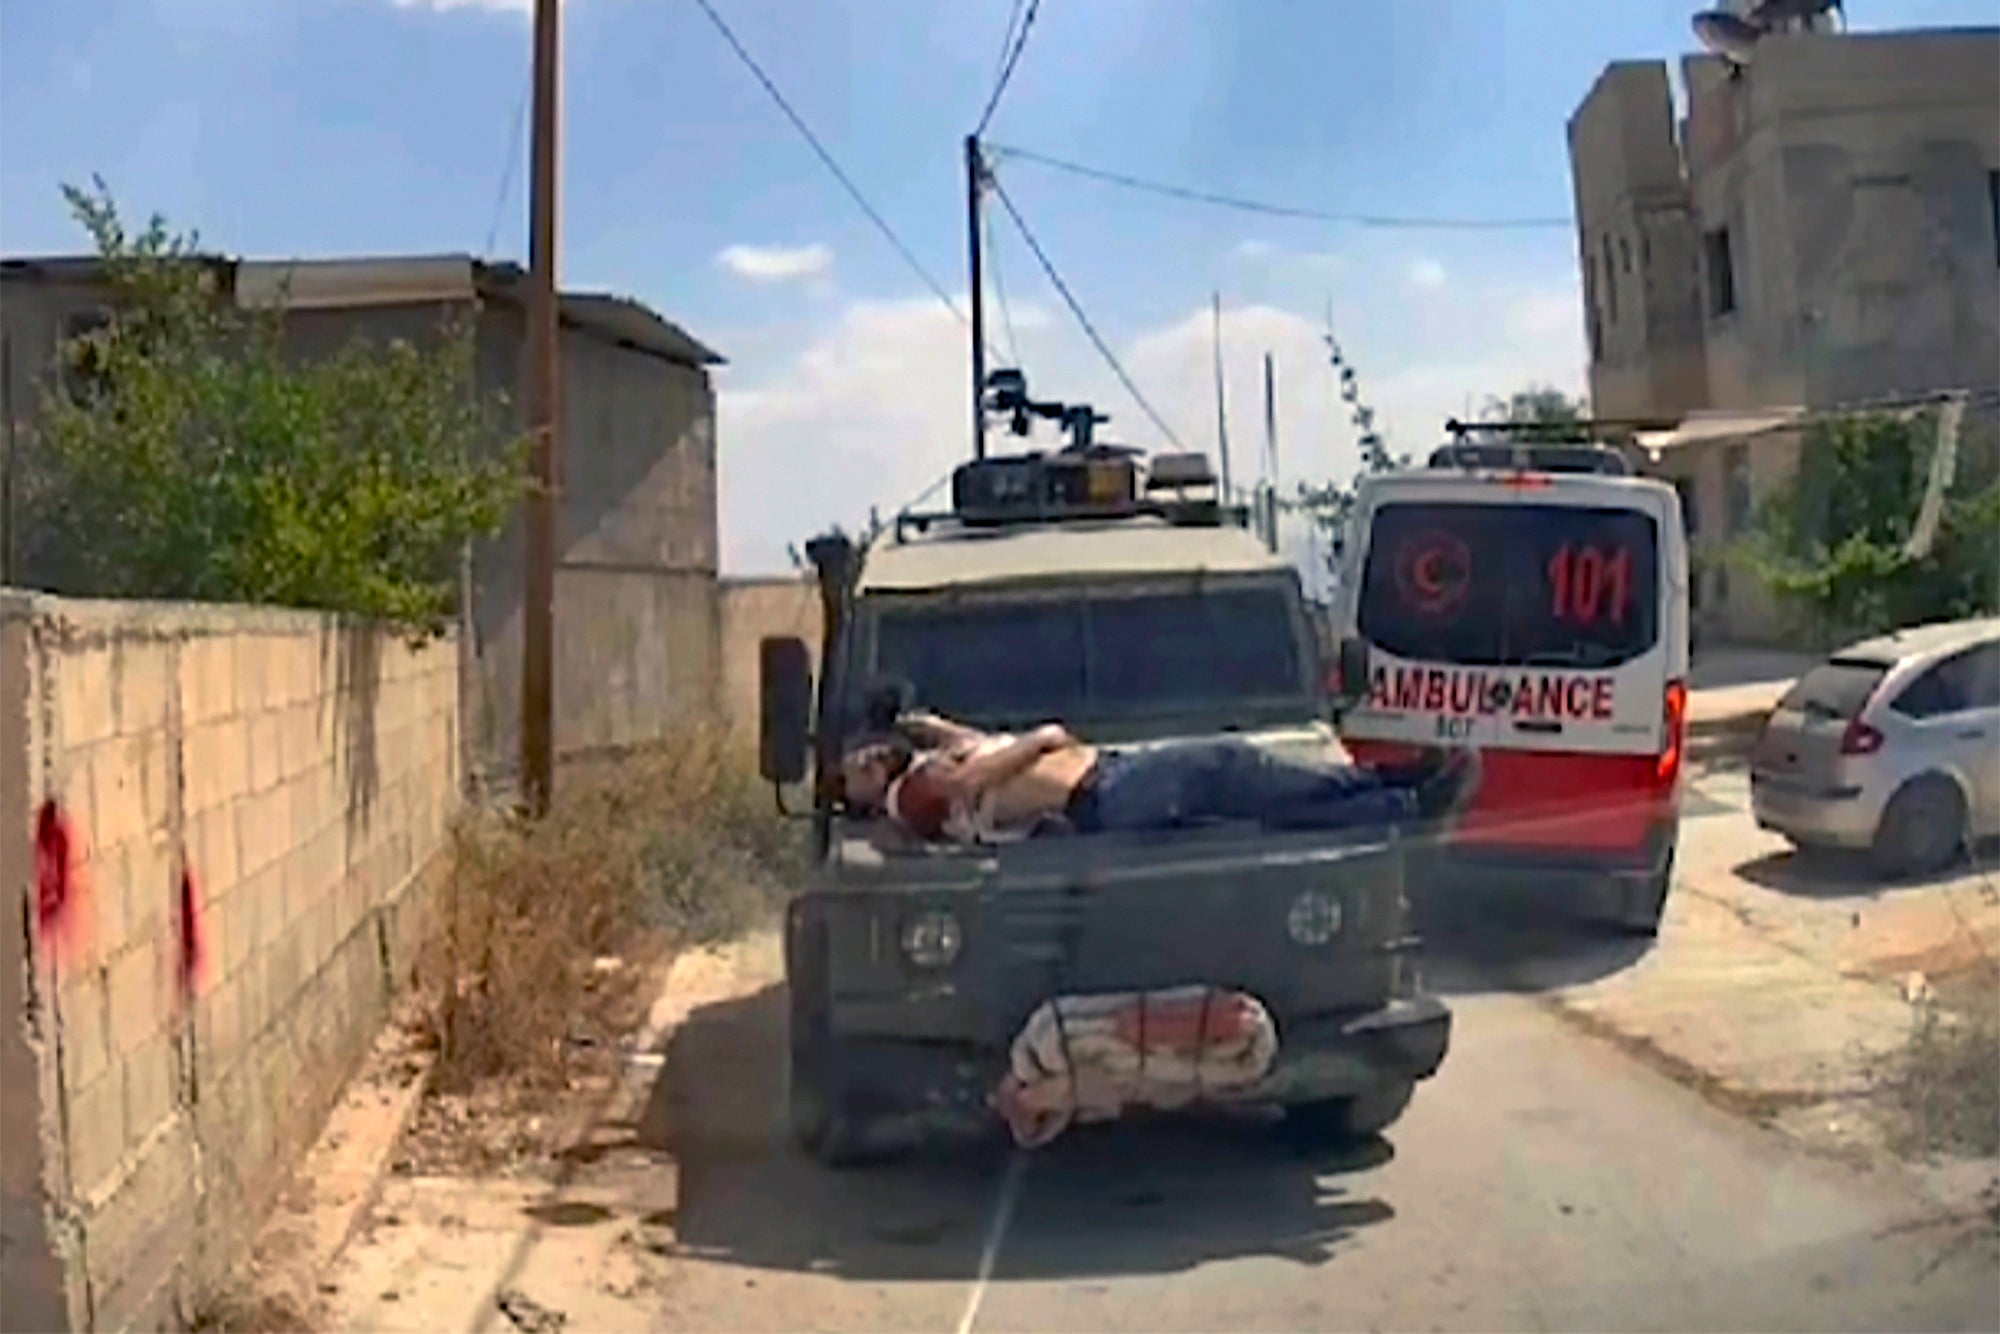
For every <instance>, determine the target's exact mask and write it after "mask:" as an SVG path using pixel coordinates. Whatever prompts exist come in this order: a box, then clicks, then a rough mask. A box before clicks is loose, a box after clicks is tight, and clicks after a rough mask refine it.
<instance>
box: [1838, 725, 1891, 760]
mask: <svg viewBox="0 0 2000 1334" xmlns="http://www.w3.org/2000/svg"><path fill="white" fill-rule="evenodd" d="M1880 749H1882V734H1881V733H1880V732H1878V731H1876V730H1875V729H1874V728H1872V727H1870V726H1869V725H1868V724H1867V723H1864V722H1862V721H1861V720H1860V719H1859V718H1856V719H1855V720H1854V721H1853V722H1851V723H1849V724H1848V725H1847V730H1846V731H1845V732H1842V733H1841V734H1840V753H1841V754H1843V755H1873V754H1874V753H1875V752H1876V751H1878V750H1880Z"/></svg>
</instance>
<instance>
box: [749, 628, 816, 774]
mask: <svg viewBox="0 0 2000 1334" xmlns="http://www.w3.org/2000/svg"><path fill="white" fill-rule="evenodd" d="M757 677H758V680H757V688H758V712H757V769H758V772H759V773H761V774H762V775H763V776H764V779H765V780H766V781H767V782H771V783H776V784H778V785H780V786H782V785H784V784H788V783H798V782H803V781H804V780H805V776H806V758H807V755H808V754H809V752H810V750H811V728H812V658H811V657H810V655H808V654H807V652H806V645H805V641H804V640H803V639H798V638H795V637H791V636H785V637H774V638H769V639H765V640H762V641H760V642H759V643H758V645H757Z"/></svg>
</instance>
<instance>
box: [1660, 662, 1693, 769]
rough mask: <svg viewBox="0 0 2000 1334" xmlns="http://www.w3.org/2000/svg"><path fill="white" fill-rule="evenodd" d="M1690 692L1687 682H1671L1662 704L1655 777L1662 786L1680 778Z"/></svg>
mask: <svg viewBox="0 0 2000 1334" xmlns="http://www.w3.org/2000/svg"><path fill="white" fill-rule="evenodd" d="M1687 707H1688V690H1687V682H1685V681H1669V682H1667V689H1666V694H1665V696H1664V698H1662V700H1661V702H1660V722H1661V731H1662V733H1663V736H1662V737H1661V744H1660V762H1659V765H1658V767H1657V768H1656V770H1655V775H1656V776H1657V777H1658V778H1659V780H1660V783H1661V784H1662V785H1665V784H1668V783H1671V782H1673V781H1674V780H1675V779H1676V778H1678V777H1680V772H1681V753H1682V750H1683V748H1684V747H1683V743H1684V742H1685V740H1686V737H1687Z"/></svg>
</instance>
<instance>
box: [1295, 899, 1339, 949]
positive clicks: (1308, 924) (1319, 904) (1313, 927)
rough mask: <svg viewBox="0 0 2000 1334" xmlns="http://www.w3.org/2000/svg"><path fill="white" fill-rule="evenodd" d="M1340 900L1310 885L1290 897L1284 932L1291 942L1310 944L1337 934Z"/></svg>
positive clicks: (1330, 938)
mask: <svg viewBox="0 0 2000 1334" xmlns="http://www.w3.org/2000/svg"><path fill="white" fill-rule="evenodd" d="M1340 918H1341V912H1340V900H1339V899H1338V898H1337V897H1335V896H1334V895H1333V894H1330V893H1328V892H1327V891H1326V890H1323V889H1309V890H1306V891H1305V892H1304V893H1303V894H1301V895H1299V896H1298V897H1297V898H1295V899H1293V900H1292V907H1291V911H1290V912H1288V913H1286V914H1285V934H1286V935H1288V936H1290V937H1291V938H1292V941H1293V943H1294V944H1298V945H1304V946H1306V947H1307V948H1312V947H1314V946H1318V945H1324V944H1326V943H1327V942H1328V941H1330V940H1332V939H1333V938H1334V937H1335V936H1337V935H1339V934H1340Z"/></svg>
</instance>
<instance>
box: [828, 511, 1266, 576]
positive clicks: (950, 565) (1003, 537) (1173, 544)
mask: <svg viewBox="0 0 2000 1334" xmlns="http://www.w3.org/2000/svg"><path fill="white" fill-rule="evenodd" d="M1288 567H1289V565H1288V562H1287V561H1285V560H1284V559H1283V558H1282V557H1280V556H1277V555H1275V554H1273V553H1272V552H1270V551H1269V550H1267V549H1266V548H1265V546H1264V544H1263V543H1262V542H1260V541H1258V540H1257V539H1256V538H1255V537H1253V536H1252V535H1251V534H1250V533H1248V532H1246V531H1245V530H1244V529H1242V528H1236V527H1229V526H1218V527H1194V526H1190V525H1184V524H1171V523H1168V522H1167V521H1165V520H1164V519H1156V518H1140V519H1116V520H1107V521H1105V522H1102V523H1098V522H1076V523H1060V524H1038V525H1034V526H1031V527H1025V528H984V529H980V528H975V529H967V528H959V527H956V526H954V527H952V528H950V529H949V530H947V531H945V532H941V533H936V534H931V535H926V536H921V537H912V538H910V539H908V540H906V541H903V542H900V543H898V542H896V541H894V540H891V539H885V540H883V541H882V542H880V543H879V544H878V545H877V546H875V547H874V548H872V549H871V550H870V551H869V553H868V558H867V561H866V563H865V564H864V565H863V567H862V572H861V583H860V587H861V590H862V591H863V592H871V591H890V590H898V589H907V590H911V591H915V590H919V589H929V588H955V587H964V586H966V585H973V584H998V583H1007V582H1010V581H1014V580H1024V579H1046V578H1050V577H1052V576H1055V575H1065V574H1072V575H1086V576H1088V575H1143V574H1165V575H1174V574H1196V573H1214V574H1247V573H1254V572H1258V571H1267V570H1283V569H1286V568H1288Z"/></svg>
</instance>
